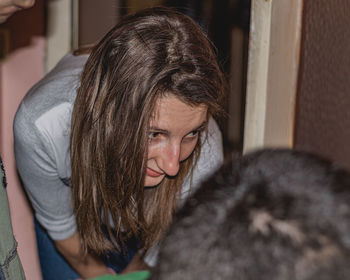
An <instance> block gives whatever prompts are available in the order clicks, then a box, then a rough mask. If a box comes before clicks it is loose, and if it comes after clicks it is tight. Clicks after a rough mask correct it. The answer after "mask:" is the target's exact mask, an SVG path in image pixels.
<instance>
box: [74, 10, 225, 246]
mask: <svg viewBox="0 0 350 280" xmlns="http://www.w3.org/2000/svg"><path fill="white" fill-rule="evenodd" d="M223 85H224V79H223V75H222V72H221V71H220V69H219V66H218V64H217V62H216V56H215V53H214V51H213V46H212V44H211V43H210V41H209V40H208V38H207V37H206V35H205V34H204V33H203V32H202V30H201V29H200V27H199V26H198V24H197V23H195V22H194V21H193V20H192V19H191V18H189V17H188V16H185V15H183V14H181V13H179V12H176V11H174V10H171V9H168V8H162V7H157V8H149V9H145V10H143V11H141V12H138V13H136V14H133V15H129V16H126V17H125V18H123V19H122V20H121V21H120V22H119V23H118V24H117V25H116V26H115V27H114V28H113V29H112V30H110V31H109V32H108V33H107V34H106V35H105V37H104V38H103V39H102V40H101V41H100V42H99V43H98V44H97V45H96V46H95V47H94V48H93V49H92V51H91V54H90V56H89V58H88V60H87V62H86V65H85V68H84V71H83V73H82V77H81V86H80V88H79V89H78V93H77V97H76V100H75V104H74V109H73V115H72V132H71V143H70V145H71V146H70V149H71V165H72V178H71V182H72V188H73V200H74V211H75V215H76V220H77V226H78V233H79V235H80V237H81V240H82V248H83V250H84V252H88V251H92V252H95V253H103V252H105V251H106V250H109V249H111V248H112V243H114V245H117V244H116V241H115V240H116V239H120V240H121V241H123V240H124V239H123V236H124V235H122V232H124V233H126V234H127V235H137V236H138V237H140V240H141V242H142V245H143V246H144V248H149V247H150V246H151V245H152V244H153V243H154V242H155V241H156V240H158V239H159V237H160V236H161V233H162V232H163V231H164V229H165V228H166V226H167V225H168V224H169V222H170V220H171V217H172V214H173V211H174V209H175V207H176V204H177V201H178V198H179V196H180V192H181V186H182V181H183V179H184V177H185V176H186V175H187V174H188V173H189V172H191V168H192V167H193V165H194V164H195V161H196V158H197V156H198V154H199V152H200V143H199V144H198V145H197V147H196V148H195V151H194V152H193V154H192V156H191V157H190V158H189V159H187V160H186V161H184V162H183V163H181V167H180V171H179V174H178V175H177V176H175V177H174V178H165V179H164V180H163V182H162V183H161V184H160V185H159V186H157V187H155V188H153V189H148V190H145V188H144V177H145V169H146V162H147V143H148V126H149V121H150V118H151V117H152V113H153V109H154V105H155V103H156V100H157V99H158V98H160V97H162V96H164V95H166V94H169V93H170V94H174V95H175V96H176V97H178V98H179V99H181V100H182V101H183V102H186V103H187V104H190V105H192V106H198V105H199V104H205V105H207V106H208V112H209V114H211V115H214V114H216V113H217V112H218V111H220V110H221V106H220V100H221V99H222V96H223ZM198 142H200V141H198ZM101 213H102V215H101ZM111 220H112V221H113V224H114V229H115V232H116V236H113V234H112V231H111ZM103 224H105V225H106V226H107V229H108V232H109V235H110V238H111V239H112V243H111V242H109V241H107V239H106V237H105V234H104V233H103V231H102V225H103ZM114 238H115V239H114ZM117 246H118V245H117Z"/></svg>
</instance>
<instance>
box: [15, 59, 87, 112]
mask: <svg viewBox="0 0 350 280" xmlns="http://www.w3.org/2000/svg"><path fill="white" fill-rule="evenodd" d="M86 59H87V56H86V55H84V56H73V55H72V54H67V55H65V56H64V57H63V58H62V59H61V60H60V61H59V62H58V63H57V65H56V66H55V67H54V68H53V69H52V70H51V71H50V72H49V73H47V74H46V75H45V76H44V77H43V78H42V79H41V80H40V81H38V82H37V83H36V84H35V85H34V86H33V87H32V88H31V89H30V90H29V91H28V93H27V94H26V95H25V97H24V98H23V100H22V102H21V104H20V107H21V106H25V108H26V111H27V112H30V113H31V114H33V115H35V116H37V117H38V116H39V115H42V114H43V113H45V112H46V111H47V110H50V109H51V108H52V107H55V106H57V105H59V104H60V103H64V102H68V103H73V102H74V100H75V96H76V91H77V89H78V87H79V83H80V75H81V72H82V69H83V67H84V65H85V62H86Z"/></svg>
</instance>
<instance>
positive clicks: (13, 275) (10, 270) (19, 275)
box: [0, 158, 25, 280]
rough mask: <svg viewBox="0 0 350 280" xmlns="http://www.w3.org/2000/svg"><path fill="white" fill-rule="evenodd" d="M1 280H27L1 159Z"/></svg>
mask: <svg viewBox="0 0 350 280" xmlns="http://www.w3.org/2000/svg"><path fill="white" fill-rule="evenodd" d="M0 166H1V168H0V280H21V279H25V276H24V272H23V268H22V264H21V261H20V259H19V257H18V254H17V242H16V240H15V238H14V237H13V233H12V225H11V219H10V211H9V205H8V200H7V193H6V189H5V187H6V179H5V172H4V169H3V165H2V161H1V158H0Z"/></svg>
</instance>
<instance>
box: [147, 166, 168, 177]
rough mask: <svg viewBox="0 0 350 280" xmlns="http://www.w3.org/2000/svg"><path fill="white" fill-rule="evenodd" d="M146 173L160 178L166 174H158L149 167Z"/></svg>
mask: <svg viewBox="0 0 350 280" xmlns="http://www.w3.org/2000/svg"><path fill="white" fill-rule="evenodd" d="M146 173H147V175H148V176H150V177H159V176H162V175H163V174H164V173H160V172H157V171H155V170H153V169H151V168H149V167H147V170H146Z"/></svg>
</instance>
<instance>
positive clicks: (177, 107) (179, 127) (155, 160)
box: [145, 95, 208, 187]
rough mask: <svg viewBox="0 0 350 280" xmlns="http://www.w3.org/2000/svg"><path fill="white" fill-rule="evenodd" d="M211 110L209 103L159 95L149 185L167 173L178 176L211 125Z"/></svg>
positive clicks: (150, 150) (150, 147)
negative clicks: (208, 116)
mask: <svg viewBox="0 0 350 280" xmlns="http://www.w3.org/2000/svg"><path fill="white" fill-rule="evenodd" d="M207 111H208V108H207V106H206V105H200V106H195V107H193V106H190V105H188V104H186V103H184V102H182V101H181V100H180V99H178V98H177V97H175V96H174V95H168V96H166V97H162V98H160V99H158V101H157V103H156V105H155V109H154V116H153V118H152V119H151V121H150V128H149V130H150V133H149V142H148V157H147V159H148V160H147V169H146V176H145V186H146V187H153V186H156V185H158V184H159V183H160V182H162V180H163V179H164V177H165V176H166V175H168V176H176V174H177V173H178V172H179V167H180V162H181V161H184V160H185V159H186V158H188V157H189V156H190V155H191V153H192V152H193V150H194V148H195V146H196V144H197V141H198V139H199V132H200V131H201V130H203V129H205V128H206V126H207Z"/></svg>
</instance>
